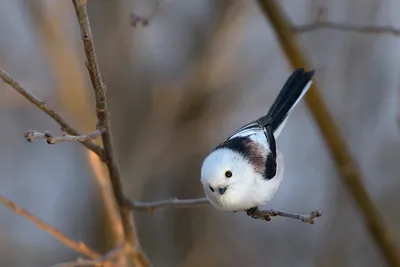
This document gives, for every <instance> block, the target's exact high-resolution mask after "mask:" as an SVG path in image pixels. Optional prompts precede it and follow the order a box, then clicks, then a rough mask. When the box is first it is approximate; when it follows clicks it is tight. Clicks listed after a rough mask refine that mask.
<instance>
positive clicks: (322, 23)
mask: <svg viewBox="0 0 400 267" xmlns="http://www.w3.org/2000/svg"><path fill="white" fill-rule="evenodd" d="M326 13H327V12H326V9H325V8H323V7H322V8H320V9H319V12H318V14H317V17H316V19H315V21H314V22H313V23H310V24H305V25H300V26H293V27H292V28H293V31H295V32H298V33H301V32H309V31H314V30H319V29H331V30H339V31H349V32H357V33H366V34H392V35H395V36H398V35H400V29H397V28H395V27H393V26H376V25H366V26H358V25H349V24H345V23H338V22H329V21H326V20H325V17H326Z"/></svg>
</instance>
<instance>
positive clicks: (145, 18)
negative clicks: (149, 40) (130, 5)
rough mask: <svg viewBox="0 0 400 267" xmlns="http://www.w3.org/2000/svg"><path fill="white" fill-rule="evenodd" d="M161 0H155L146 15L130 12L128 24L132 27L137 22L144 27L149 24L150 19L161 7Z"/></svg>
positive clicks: (136, 24) (135, 25)
mask: <svg viewBox="0 0 400 267" xmlns="http://www.w3.org/2000/svg"><path fill="white" fill-rule="evenodd" d="M163 2H164V1H163V0H156V1H155V3H154V7H153V8H152V9H151V13H150V15H147V16H141V15H138V14H136V13H135V12H132V13H131V15H130V24H131V26H132V27H134V28H136V27H137V26H138V25H139V24H142V26H144V27H146V26H148V25H149V23H150V21H151V20H152V19H153V18H154V17H155V16H156V15H157V14H158V12H159V11H160V8H161V4H162V3H163Z"/></svg>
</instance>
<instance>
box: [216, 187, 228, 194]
mask: <svg viewBox="0 0 400 267" xmlns="http://www.w3.org/2000/svg"><path fill="white" fill-rule="evenodd" d="M226 188H227V187H220V188H218V192H219V193H220V194H221V195H223V194H225V192H226Z"/></svg>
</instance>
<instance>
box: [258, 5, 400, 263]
mask: <svg viewBox="0 0 400 267" xmlns="http://www.w3.org/2000/svg"><path fill="white" fill-rule="evenodd" d="M258 3H259V5H260V7H261V10H262V11H263V12H264V15H265V17H266V18H267V19H268V20H269V22H270V23H271V24H272V27H273V29H274V30H275V33H276V35H277V39H278V42H279V43H280V45H281V48H282V50H283V52H284V53H285V54H286V57H287V59H288V61H289V63H290V65H291V67H292V68H299V67H302V68H306V69H311V64H310V63H309V61H308V60H307V58H306V56H305V55H304V53H303V51H302V50H301V48H300V44H299V42H298V40H297V38H296V35H295V34H294V33H293V30H292V29H293V27H292V25H291V24H290V22H289V19H288V18H287V15H286V14H285V13H284V11H283V10H282V8H281V6H280V5H279V4H278V3H277V2H276V1H275V0H258ZM305 100H306V103H307V105H308V108H309V110H310V111H311V113H312V115H313V116H314V119H315V120H316V123H317V125H318V127H319V129H320V131H321V134H322V137H323V138H324V140H325V142H326V144H327V146H328V148H329V150H330V153H331V155H332V158H333V160H334V161H335V163H336V166H337V168H338V170H339V171H340V173H341V175H340V178H342V181H343V183H344V184H345V186H346V187H347V190H348V191H349V193H350V194H351V196H352V197H353V199H354V201H355V202H356V204H357V205H358V207H359V209H360V211H361V214H362V216H363V218H364V220H365V222H366V224H367V226H368V229H369V232H370V234H371V235H372V237H373V238H374V241H375V243H376V244H377V246H378V247H379V249H380V250H381V252H382V254H383V256H384V258H385V260H386V262H387V263H388V265H389V266H392V267H400V254H399V253H398V250H397V248H396V245H395V243H394V242H393V240H392V238H391V237H392V235H391V233H390V232H389V230H388V228H387V226H386V224H385V222H384V220H383V218H382V216H381V214H380V212H379V210H378V208H377V207H376V206H375V204H374V202H373V201H372V199H371V197H370V196H369V195H368V192H367V190H366V188H365V186H364V184H363V182H362V180H363V179H362V177H361V172H360V170H359V167H358V166H357V164H356V161H355V160H354V159H353V158H352V156H351V154H350V151H349V150H348V147H347V145H346V142H345V141H344V139H343V137H342V135H341V133H340V131H339V129H338V128H337V126H336V124H335V121H334V120H333V118H332V115H331V114H330V112H329V110H328V108H327V107H326V105H325V102H324V100H323V98H322V96H321V93H320V90H319V88H318V84H317V82H314V83H313V84H312V86H311V88H310V90H309V91H308V93H307V94H306V95H305Z"/></svg>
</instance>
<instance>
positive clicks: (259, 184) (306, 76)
mask: <svg viewBox="0 0 400 267" xmlns="http://www.w3.org/2000/svg"><path fill="white" fill-rule="evenodd" d="M314 73H315V70H310V71H305V70H304V68H297V69H295V70H294V71H293V72H292V73H291V75H290V76H289V77H288V78H287V80H286V82H285V83H284V85H283V87H282V89H281V90H280V92H279V93H278V95H277V96H276V98H275V100H274V101H273V103H272V105H271V107H270V109H269V110H268V112H267V114H266V115H265V116H262V117H260V118H259V119H257V120H254V121H251V122H250V123H247V124H245V125H244V126H242V127H240V128H239V129H238V130H236V131H235V132H234V133H233V134H232V135H231V136H229V137H228V138H227V139H226V140H225V141H223V142H221V143H219V144H218V145H217V146H215V147H214V149H213V150H212V151H211V152H209V154H208V155H207V156H206V157H205V158H204V160H203V163H202V166H201V178H200V181H201V184H202V186H203V189H204V192H205V195H206V197H207V199H208V201H209V202H210V203H211V204H212V206H213V207H214V208H216V209H217V210H221V211H233V212H237V211H247V212H248V214H249V212H250V211H252V210H254V209H257V208H258V206H260V205H263V204H267V203H268V202H269V201H270V200H271V199H272V198H273V197H274V195H275V193H276V192H277V190H278V189H279V186H280V184H281V182H282V180H283V170H284V161H283V156H282V153H281V152H280V151H279V150H278V149H277V146H276V140H277V138H278V137H279V135H280V133H281V131H282V129H283V128H284V126H285V124H286V122H287V119H288V116H289V115H290V113H291V112H292V111H293V109H294V108H295V107H296V105H297V104H298V103H299V101H300V100H301V99H302V98H303V96H304V95H305V94H306V93H307V91H308V89H309V88H310V86H311V84H312V82H313V81H312V78H313V76H314Z"/></svg>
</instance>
